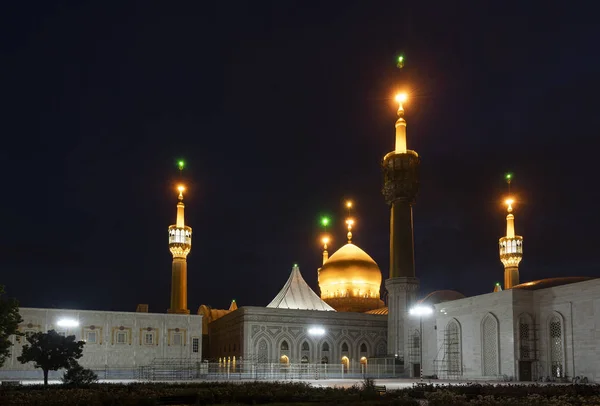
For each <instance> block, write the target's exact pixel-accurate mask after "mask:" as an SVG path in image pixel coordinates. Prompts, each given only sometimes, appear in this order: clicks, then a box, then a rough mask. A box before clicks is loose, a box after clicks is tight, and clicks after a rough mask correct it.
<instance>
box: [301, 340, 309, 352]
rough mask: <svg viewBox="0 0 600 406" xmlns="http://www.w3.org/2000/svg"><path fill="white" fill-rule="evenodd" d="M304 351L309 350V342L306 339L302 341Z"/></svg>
mask: <svg viewBox="0 0 600 406" xmlns="http://www.w3.org/2000/svg"><path fill="white" fill-rule="evenodd" d="M302 351H309V347H308V343H307V342H306V341H305V342H303V343H302Z"/></svg>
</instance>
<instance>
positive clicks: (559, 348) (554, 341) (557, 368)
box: [548, 314, 565, 378]
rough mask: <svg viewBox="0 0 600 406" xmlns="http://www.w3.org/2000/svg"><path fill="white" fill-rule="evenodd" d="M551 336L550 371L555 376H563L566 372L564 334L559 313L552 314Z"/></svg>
mask: <svg viewBox="0 0 600 406" xmlns="http://www.w3.org/2000/svg"><path fill="white" fill-rule="evenodd" d="M548 329H549V333H550V334H549V336H550V373H551V375H552V376H553V377H555V378H562V377H563V376H564V374H565V371H564V362H563V354H564V350H563V334H562V320H561V317H560V316H559V315H557V314H555V315H554V316H552V318H551V319H550V323H549V324H548Z"/></svg>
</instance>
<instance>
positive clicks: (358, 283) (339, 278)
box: [319, 243, 383, 311]
mask: <svg viewBox="0 0 600 406" xmlns="http://www.w3.org/2000/svg"><path fill="white" fill-rule="evenodd" d="M319 288H320V289H321V299H323V300H325V301H326V302H327V303H329V304H330V305H331V306H332V307H333V308H335V309H336V310H338V311H361V309H363V308H365V307H369V308H371V309H376V308H379V307H381V306H383V302H381V300H380V289H381V271H380V270H379V266H377V263H376V262H375V261H374V260H373V258H371V257H370V256H369V255H368V254H367V253H366V252H364V251H363V250H362V249H360V248H358V247H357V246H356V245H354V244H351V243H348V244H346V245H344V246H343V247H341V248H340V249H339V250H337V251H336V252H335V253H334V254H333V255H332V256H331V257H329V259H328V260H327V261H326V262H325V263H324V264H323V266H322V267H321V269H319ZM348 299H353V300H350V301H349V300H348ZM354 299H356V300H354ZM338 302H339V303H338ZM342 303H345V304H344V305H342ZM340 308H343V310H339V309H340ZM367 310H370V309H366V310H363V311H367Z"/></svg>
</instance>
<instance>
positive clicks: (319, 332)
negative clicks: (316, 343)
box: [308, 327, 325, 336]
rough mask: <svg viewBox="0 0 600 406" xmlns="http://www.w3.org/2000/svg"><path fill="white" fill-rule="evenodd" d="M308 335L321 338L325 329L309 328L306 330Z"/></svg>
mask: <svg viewBox="0 0 600 406" xmlns="http://www.w3.org/2000/svg"><path fill="white" fill-rule="evenodd" d="M308 334H310V335H311V336H322V335H323V334H325V329H324V328H323V327H311V328H309V329H308Z"/></svg>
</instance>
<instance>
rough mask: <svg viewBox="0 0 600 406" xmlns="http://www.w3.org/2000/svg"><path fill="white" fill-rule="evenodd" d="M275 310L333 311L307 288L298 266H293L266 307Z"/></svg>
mask: <svg viewBox="0 0 600 406" xmlns="http://www.w3.org/2000/svg"><path fill="white" fill-rule="evenodd" d="M267 307H270V308H275V309H302V310H320V311H333V312H334V311H335V309H334V308H333V307H331V306H329V305H328V304H327V303H325V302H324V301H322V300H321V298H320V297H319V296H318V295H317V294H316V293H315V292H314V291H313V290H312V289H311V288H310V286H308V284H307V283H306V281H305V280H304V278H303V277H302V274H301V273H300V268H298V265H294V267H293V268H292V273H291V274H290V277H289V278H288V280H287V282H286V283H285V285H284V286H283V288H282V289H281V290H280V291H279V293H278V294H277V296H275V299H273V300H272V301H271V303H269V304H268V305H267Z"/></svg>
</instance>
